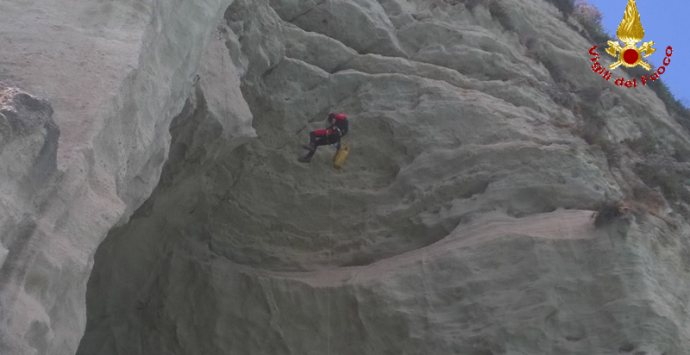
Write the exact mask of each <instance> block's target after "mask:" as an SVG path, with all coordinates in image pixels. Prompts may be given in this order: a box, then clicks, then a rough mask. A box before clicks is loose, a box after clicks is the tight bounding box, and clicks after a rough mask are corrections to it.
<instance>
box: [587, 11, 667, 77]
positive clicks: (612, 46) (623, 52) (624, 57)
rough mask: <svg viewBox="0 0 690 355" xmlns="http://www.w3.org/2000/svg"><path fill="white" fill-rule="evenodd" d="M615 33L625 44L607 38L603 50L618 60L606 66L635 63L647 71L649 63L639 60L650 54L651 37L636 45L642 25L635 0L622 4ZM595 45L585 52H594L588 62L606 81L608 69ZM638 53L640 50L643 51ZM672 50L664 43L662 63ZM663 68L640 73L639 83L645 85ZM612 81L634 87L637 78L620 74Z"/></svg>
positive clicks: (665, 63) (631, 64)
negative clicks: (602, 62)
mask: <svg viewBox="0 0 690 355" xmlns="http://www.w3.org/2000/svg"><path fill="white" fill-rule="evenodd" d="M616 35H617V36H618V39H619V40H620V41H621V42H623V43H624V44H625V47H621V46H620V44H619V43H618V41H608V44H609V48H606V53H608V54H610V55H611V56H613V57H618V61H617V62H615V63H613V64H611V65H609V69H610V70H614V69H616V68H618V67H619V66H621V65H623V66H626V67H628V68H633V67H636V66H638V65H639V66H641V67H643V68H645V69H647V70H648V71H651V69H652V66H651V65H649V63H647V62H645V61H644V60H642V58H644V57H649V56H650V55H652V53H654V52H655V51H656V48H653V47H652V46H654V41H649V42H644V43H642V46H640V47H637V43H639V42H640V41H642V39H643V38H644V28H643V27H642V22H640V13H639V12H637V4H636V3H635V0H628V6H627V7H626V8H625V15H624V17H623V21H621V24H620V25H619V26H618V31H617V32H616ZM595 49H597V46H594V47H592V49H590V50H589V54H591V55H592V56H594V58H592V61H593V62H595V63H594V64H593V65H592V70H593V71H594V72H595V73H597V74H600V75H601V76H602V77H603V78H604V79H605V80H606V81H608V80H609V79H611V72H610V71H609V70H606V68H605V67H604V66H602V65H601V64H600V63H599V62H598V60H599V54H597V52H595V51H594V50H595ZM642 53H644V55H643V54H642ZM672 54H673V48H671V46H668V47H667V48H666V58H664V65H669V64H671V55H672ZM665 71H666V67H664V66H660V67H659V68H658V69H657V71H656V72H655V73H653V74H651V75H643V76H642V77H641V78H640V81H641V82H642V85H647V84H646V82H647V81H648V80H652V81H656V80H657V79H659V75H661V74H663V73H664V72H665ZM615 83H616V85H618V86H623V85H625V87H628V88H631V87H637V78H633V80H632V81H630V80H628V81H626V80H625V78H620V79H616V82H615Z"/></svg>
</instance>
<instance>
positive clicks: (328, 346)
mask: <svg viewBox="0 0 690 355" xmlns="http://www.w3.org/2000/svg"><path fill="white" fill-rule="evenodd" d="M332 17H333V16H332V12H331V2H330V1H329V2H328V12H327V13H326V33H328V38H329V39H331V38H332V33H331V21H330V20H331V19H332ZM328 56H329V58H328V59H329V61H331V60H333V45H332V44H330V43H329V44H328ZM332 82H333V81H332V73H331V71H330V69H329V70H328V114H330V113H331V112H332V111H333V87H332ZM338 145H340V142H338ZM329 180H330V187H329V189H328V191H330V194H329V195H330V197H331V212H330V216H329V217H330V234H329V235H328V238H329V244H330V249H329V253H328V270H329V272H330V270H331V259H332V253H333V249H334V248H335V246H334V244H333V175H332V174H331V177H330V179H329ZM327 292H328V295H327V306H326V307H327V308H328V310H327V316H326V321H327V322H328V333H327V335H326V354H327V355H330V354H331V331H332V329H331V328H332V323H331V292H332V290H330V289H329V290H327Z"/></svg>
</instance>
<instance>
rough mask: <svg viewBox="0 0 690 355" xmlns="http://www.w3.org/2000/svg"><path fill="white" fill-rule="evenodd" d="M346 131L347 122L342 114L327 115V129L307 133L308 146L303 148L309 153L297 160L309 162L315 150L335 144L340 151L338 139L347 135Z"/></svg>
mask: <svg viewBox="0 0 690 355" xmlns="http://www.w3.org/2000/svg"><path fill="white" fill-rule="evenodd" d="M347 130H348V121H347V116H346V115H345V114H344V113H331V114H329V115H328V128H326V129H317V130H314V131H311V132H309V145H304V146H303V147H304V149H307V150H309V152H308V153H307V155H305V156H304V157H301V158H299V159H297V160H299V161H301V162H302V163H308V162H310V161H311V157H312V156H314V153H316V148H317V147H319V146H322V145H330V144H336V147H337V148H338V149H340V139H341V138H342V137H343V136H345V135H346V134H347Z"/></svg>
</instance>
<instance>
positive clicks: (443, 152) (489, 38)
mask: <svg viewBox="0 0 690 355" xmlns="http://www.w3.org/2000/svg"><path fill="white" fill-rule="evenodd" d="M64 3H65V1H58V0H55V1H53V2H50V4H49V5H43V4H40V3H38V2H35V3H29V4H28V5H27V6H28V7H27V9H28V10H21V9H22V8H21V7H20V6H21V4H20V2H13V1H9V2H5V3H3V4H1V5H0V10H3V11H1V12H0V13H2V14H3V15H5V14H7V15H6V16H7V20H6V21H5V23H3V24H2V25H0V26H2V27H0V29H2V30H3V31H4V32H6V33H7V34H8V37H9V38H32V39H33V41H29V42H28V43H29V45H26V46H22V45H19V44H13V46H14V47H12V49H14V50H15V51H14V52H12V53H11V54H7V53H5V52H2V53H0V56H2V57H1V59H2V60H3V62H7V63H14V64H11V65H10V66H9V67H7V68H4V67H3V70H4V71H5V72H2V73H0V74H2V75H5V76H6V77H8V78H9V80H10V81H13V82H14V83H15V84H16V85H18V86H20V87H24V88H26V89H27V90H28V91H31V92H35V93H38V94H40V96H42V97H45V98H46V99H48V100H49V101H50V102H51V103H52V105H53V107H54V108H55V115H54V116H55V122H56V123H57V125H58V126H59V128H60V131H61V132H62V135H61V136H60V141H59V148H58V151H57V153H58V154H57V167H58V169H57V172H55V173H53V172H52V171H53V170H50V169H47V170H46V171H48V172H50V173H49V174H48V175H49V176H48V177H46V178H45V179H54V180H53V181H52V182H50V183H45V184H46V186H49V187H48V188H43V189H39V190H38V192H35V195H32V193H29V195H28V196H17V197H16V198H13V197H9V198H8V201H10V202H11V203H8V207H7V210H8V211H10V213H9V214H8V215H11V216H14V217H12V218H13V219H7V220H8V221H9V222H4V221H3V222H2V223H3V224H2V225H0V227H1V228H3V229H2V231H3V233H5V231H14V230H17V232H12V233H16V235H17V237H12V238H10V239H9V240H10V241H12V243H15V242H14V240H18V241H20V242H21V243H23V244H24V245H27V246H26V247H16V246H14V244H11V243H9V242H7V240H8V239H7V238H5V237H3V239H2V245H3V247H1V248H0V261H2V260H3V259H2V255H3V250H6V251H5V252H4V254H6V256H5V257H4V259H5V262H4V264H3V265H2V268H3V269H2V270H3V272H4V273H3V274H0V276H2V275H5V274H8V275H9V276H2V277H5V279H0V281H2V282H1V283H0V315H1V316H2V318H1V319H0V322H2V323H0V325H2V327H0V352H2V353H3V354H4V353H5V352H7V353H10V354H15V353H16V354H34V353H37V354H68V353H74V352H75V351H76V352H77V354H83V355H110V354H230V353H231V354H328V353H333V354H449V353H458V354H472V355H488V354H493V355H498V354H525V353H526V354H583V355H584V354H588V355H589V354H640V353H645V354H648V355H652V354H654V355H661V354H664V353H665V354H666V355H671V354H682V353H683V351H684V349H687V348H690V334H689V333H688V330H687V329H686V328H687V327H686V323H687V321H688V317H689V315H688V312H687V311H686V309H685V304H687V302H688V297H690V295H688V294H687V292H686V291H685V290H687V287H688V283H689V282H690V277H689V276H688V270H687V265H688V262H689V260H690V254H688V253H690V246H689V245H688V240H687V235H688V232H690V227H689V226H688V224H687V222H686V221H685V220H683V219H682V218H681V216H679V215H678V214H677V213H675V212H673V211H672V210H671V208H669V206H668V205H666V204H665V202H663V201H662V202H661V203H660V205H659V206H656V208H655V211H654V212H655V214H656V215H657V216H661V217H664V218H665V219H666V221H667V222H672V223H675V225H676V227H675V229H673V228H672V227H671V226H670V224H668V223H667V222H664V221H663V220H662V219H659V218H657V217H654V216H651V215H649V214H648V213H646V212H645V210H644V209H643V208H635V209H634V213H630V214H627V215H625V216H624V217H622V218H619V219H616V220H614V221H613V222H612V223H610V224H609V225H607V226H605V227H603V228H599V229H595V228H594V226H593V219H592V213H593V212H592V210H593V209H595V208H597V206H598V205H599V204H600V203H602V202H605V201H610V200H616V199H620V198H623V197H628V196H630V195H631V194H633V192H634V191H637V190H639V189H640V188H641V187H644V183H643V181H642V179H641V178H640V177H638V176H637V175H636V172H635V168H634V167H635V164H636V163H637V161H638V160H639V156H638V155H637V153H635V152H633V151H631V150H630V149H627V148H625V146H623V145H621V144H620V143H621V142H622V141H624V140H626V139H636V138H638V137H640V136H641V135H642V134H647V135H652V136H654V137H663V149H665V150H666V151H667V152H668V153H669V154H671V153H678V152H688V151H690V136H689V135H688V134H687V132H686V131H684V130H683V129H682V128H681V127H680V126H679V125H678V124H677V122H675V121H674V120H673V119H672V118H671V117H669V115H668V113H667V112H666V109H665V107H664V105H663V103H662V102H661V101H660V100H659V99H658V98H657V97H656V95H655V94H654V92H653V91H651V90H649V89H647V88H640V90H630V89H626V88H620V87H616V86H614V85H613V82H610V83H606V82H605V81H603V80H602V79H601V78H600V77H597V75H596V74H593V73H592V72H591V69H590V67H589V66H590V65H591V62H589V56H588V54H587V51H588V50H589V48H591V45H590V44H589V43H588V42H587V41H586V40H585V39H584V38H582V37H581V36H580V35H579V34H578V32H577V30H576V29H577V24H575V23H574V22H573V21H572V20H570V21H569V22H565V21H563V19H562V18H561V15H560V13H559V12H558V10H556V9H555V8H554V7H553V6H552V5H550V4H549V3H547V2H545V1H541V0H516V1H510V2H508V1H497V2H490V1H485V2H481V1H479V2H473V3H476V6H474V7H472V8H471V9H469V8H468V7H467V6H466V5H465V4H463V3H462V2H445V1H430V0H407V1H403V0H380V1H373V0H356V1H344V0H326V1H318V2H317V1H294V0H293V1H291V0H270V1H269V0H235V1H230V0H226V1H220V0H216V1H213V0H205V1H194V2H192V1H188V0H177V1H172V2H164V3H159V2H155V3H154V2H144V3H137V4H134V3H130V2H126V1H116V2H114V3H109V4H108V5H106V4H98V5H89V6H84V7H77V8H76V9H73V10H72V11H71V12H69V13H67V11H66V10H63V9H62V8H60V9H58V7H60V6H64ZM497 6H498V7H497ZM74 10H76V11H74ZM501 10H502V11H501ZM87 15H89V16H95V17H87ZM30 16H33V17H39V18H42V19H43V20H44V21H43V24H42V25H41V26H47V27H46V28H50V26H53V27H54V28H56V29H60V31H57V30H55V31H45V28H44V31H43V32H49V33H50V34H49V35H48V36H41V35H39V34H40V33H41V28H40V27H39V28H37V29H34V28H31V29H29V28H27V26H24V27H19V23H20V22H21V21H23V20H26V19H27V18H28V17H30ZM99 16H100V17H99ZM87 19H88V20H87ZM98 19H100V21H99V20H98ZM123 23H127V25H126V26H125V25H123ZM22 28H24V30H22ZM60 41H63V42H64V41H68V48H70V49H71V50H69V51H68V50H64V51H60V50H58V49H56V48H55V45H54V43H60ZM17 43H19V42H17ZM22 43H26V41H24V42H22ZM70 46H71V47H70ZM51 48H52V49H55V50H54V51H49V50H50V49H51ZM94 48H96V49H98V50H96V49H94ZM39 50H40V51H43V52H45V53H52V54H51V55H53V56H54V57H53V58H48V57H46V56H40V55H39V56H34V57H29V58H32V59H30V61H33V62H30V63H29V66H28V67H38V68H39V69H34V70H30V69H27V67H25V66H23V64H22V65H20V64H19V63H23V62H20V58H21V57H22V55H23V54H26V53H27V52H29V51H39ZM15 53H16V54H15ZM57 53H59V56H61V57H56V56H58V54H57ZM115 53H117V54H116V55H115ZM101 54H104V56H103V59H101V57H100V55H101ZM105 54H110V55H105ZM71 56H74V57H75V58H72V57H71ZM77 58H79V60H81V61H83V62H84V64H83V65H82V67H83V69H81V71H80V72H79V73H80V74H81V76H79V75H76V73H78V71H77V69H76V68H78V67H77V66H76V64H74V62H73V60H76V59H77ZM603 61H605V60H603ZM62 62H65V67H63V68H64V70H62V71H55V70H52V71H51V70H50V68H48V67H47V64H48V63H62ZM605 64H609V63H605ZM53 65H54V64H53ZM73 65H74V66H75V67H72V66H73ZM89 68H91V69H89ZM97 74H98V75H97ZM51 75H52V76H51ZM623 75H624V74H620V76H623ZM46 78H50V79H49V80H48V79H46ZM85 78H93V80H85ZM42 80H43V81H45V80H48V81H47V82H42ZM85 82H87V83H92V84H88V85H86V84H85ZM62 84H64V85H62ZM79 100H84V101H83V102H82V101H79ZM41 107H44V106H41ZM45 107H47V106H45ZM46 110H47V109H45V110H43V111H41V110H38V111H39V112H45V113H46V114H45V115H44V116H40V117H42V118H41V119H42V120H43V121H40V122H46V123H41V124H43V126H41V127H50V124H49V122H50V120H49V116H50V114H49V111H46ZM333 110H335V111H343V112H346V113H348V115H349V116H350V118H351V130H350V134H349V135H348V136H347V137H346V141H347V143H349V144H351V146H352V147H353V151H352V153H351V155H350V158H349V160H348V162H347V164H346V169H345V170H344V171H342V172H338V171H334V170H332V168H331V167H330V164H329V161H330V158H331V157H332V155H331V154H332V152H333V148H332V147H322V148H320V149H319V151H318V152H317V155H316V157H315V159H314V160H313V161H312V163H311V164H309V165H304V164H301V163H298V162H297V161H296V159H295V158H296V155H297V154H301V153H302V151H300V149H301V148H300V147H299V145H300V143H304V141H305V138H306V135H307V132H308V129H311V128H314V127H318V126H321V125H322V124H323V123H322V122H321V120H322V119H323V118H324V117H325V114H326V113H327V112H329V111H333ZM594 118H597V119H598V121H597V120H594ZM317 121H318V122H317ZM37 122H38V121H37ZM591 122H595V127H594V128H595V129H592V127H591V125H592V124H591ZM0 127H1V126H0ZM36 127H38V126H36ZM32 132H34V133H32V135H33V136H35V138H34V140H33V141H32V143H31V147H32V148H31V149H33V151H35V152H37V149H40V147H41V146H42V145H41V144H44V142H51V140H50V139H49V138H50V137H52V136H50V134H49V133H48V132H53V131H50V130H49V129H48V128H43V129H42V130H41V129H38V128H36V129H34V131H32ZM168 132H169V133H168ZM49 136H50V137H49ZM22 141H24V140H22ZM27 141H28V140H27ZM0 144H1V143H0ZM27 144H28V143H27ZM45 144H47V143H45ZM48 145H50V144H48ZM37 147H38V148H37ZM1 149H3V150H2V151H0V152H1V153H2V154H3V155H0V157H2V159H3V160H2V163H3V167H4V166H5V162H8V161H10V159H11V158H9V157H6V156H5V155H4V154H5V152H12V150H8V148H1ZM33 156H43V155H41V154H39V153H35V155H33ZM48 156H50V154H48ZM28 157H29V158H26V159H27V160H26V161H25V162H24V163H17V165H16V167H17V169H18V170H17V171H22V173H16V172H12V173H11V174H10V175H9V176H10V180H11V181H12V182H11V184H17V183H18V182H20V181H22V180H24V179H23V178H22V176H23V175H21V174H25V175H26V174H28V175H29V176H32V175H31V173H24V172H26V171H29V170H28V169H29V167H30V166H32V165H31V164H32V163H31V162H32V161H34V160H36V161H38V160H37V158H30V157H32V156H31V155H29V156H28ZM48 161H49V159H48ZM683 164H684V163H682V162H678V166H681V165H683ZM46 166H48V165H46ZM22 169H23V170H22ZM679 169H680V168H679ZM681 170H682V169H681ZM3 174H4V172H3ZM8 174H9V173H8ZM51 174H52V175H51ZM53 175H54V176H57V177H52V176H53ZM4 186H5V185H3V187H4ZM7 186H13V185H7ZM680 188H682V189H685V187H684V186H683V185H682V184H681V185H680ZM46 191H49V192H50V194H47V193H46ZM27 201H35V202H32V203H33V204H28V203H27ZM135 210H136V212H134V211H135ZM19 216H26V217H23V218H25V221H24V222H22V223H24V224H20V222H21V221H22V220H21V219H20V218H19ZM130 217H131V218H130ZM32 223H33V224H32ZM21 225H37V226H38V227H34V228H33V229H31V231H30V232H22V233H20V232H19V231H20V230H22V229H20V228H19V226H21ZM106 232H108V236H107V238H105V241H103V243H101V241H102V240H103V237H104V236H105V233H106ZM3 235H5V234H3ZM6 235H10V234H6ZM99 244H100V246H99ZM97 247H98V252H97V253H95V250H96V248H97ZM94 253H95V263H94V265H93V271H91V260H92V259H91V258H92V257H93V256H94ZM26 256H30V257H31V258H33V259H29V258H27V257H26ZM5 270H12V272H11V273H7V272H6V271H5ZM89 274H90V278H89ZM87 278H89V282H88V290H85V289H86V287H85V282H86V279H87ZM84 294H86V305H88V313H87V314H86V317H87V318H88V319H87V325H86V328H85V331H84V317H85V310H86V308H85V304H84ZM8 305H9V307H8ZM2 312H6V313H2ZM82 332H83V333H84V334H83V338H81V343H80V344H79V350H78V351H77V350H76V349H77V343H78V342H79V339H80V337H81V335H82Z"/></svg>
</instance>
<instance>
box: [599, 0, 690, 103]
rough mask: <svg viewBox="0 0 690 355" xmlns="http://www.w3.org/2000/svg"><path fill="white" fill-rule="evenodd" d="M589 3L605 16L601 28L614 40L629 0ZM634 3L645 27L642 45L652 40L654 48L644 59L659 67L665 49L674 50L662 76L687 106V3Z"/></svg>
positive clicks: (689, 76)
mask: <svg viewBox="0 0 690 355" xmlns="http://www.w3.org/2000/svg"><path fill="white" fill-rule="evenodd" d="M588 1H589V3H590V4H592V5H595V6H596V7H597V8H599V10H600V11H601V13H602V14H603V15H604V20H603V24H604V29H605V30H606V31H607V32H608V33H609V34H611V35H613V36H614V37H616V31H617V30H618V25H619V24H620V23H621V21H622V20H623V14H624V12H625V7H626V6H627V4H628V0H588ZM636 3H637V11H638V12H639V13H640V21H641V22H642V27H644V39H643V40H642V42H648V41H654V48H656V52H654V54H652V55H651V56H649V57H647V58H645V60H647V61H650V62H652V63H654V64H655V65H656V66H657V67H659V66H662V65H663V63H662V62H663V60H664V58H665V57H666V54H665V51H666V47H668V46H671V47H673V55H672V56H671V64H669V65H668V66H666V72H664V74H663V75H662V76H661V77H662V79H663V80H664V82H665V83H666V85H668V87H669V89H670V90H671V92H672V93H673V95H674V96H675V97H676V99H678V100H680V101H681V102H683V103H684V104H685V106H686V107H690V83H686V82H684V81H688V80H690V41H688V35H690V31H689V29H690V26H689V25H690V0H661V1H660V0H637V1H636ZM642 42H640V43H638V47H639V46H640V45H642ZM619 43H620V42H619Z"/></svg>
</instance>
